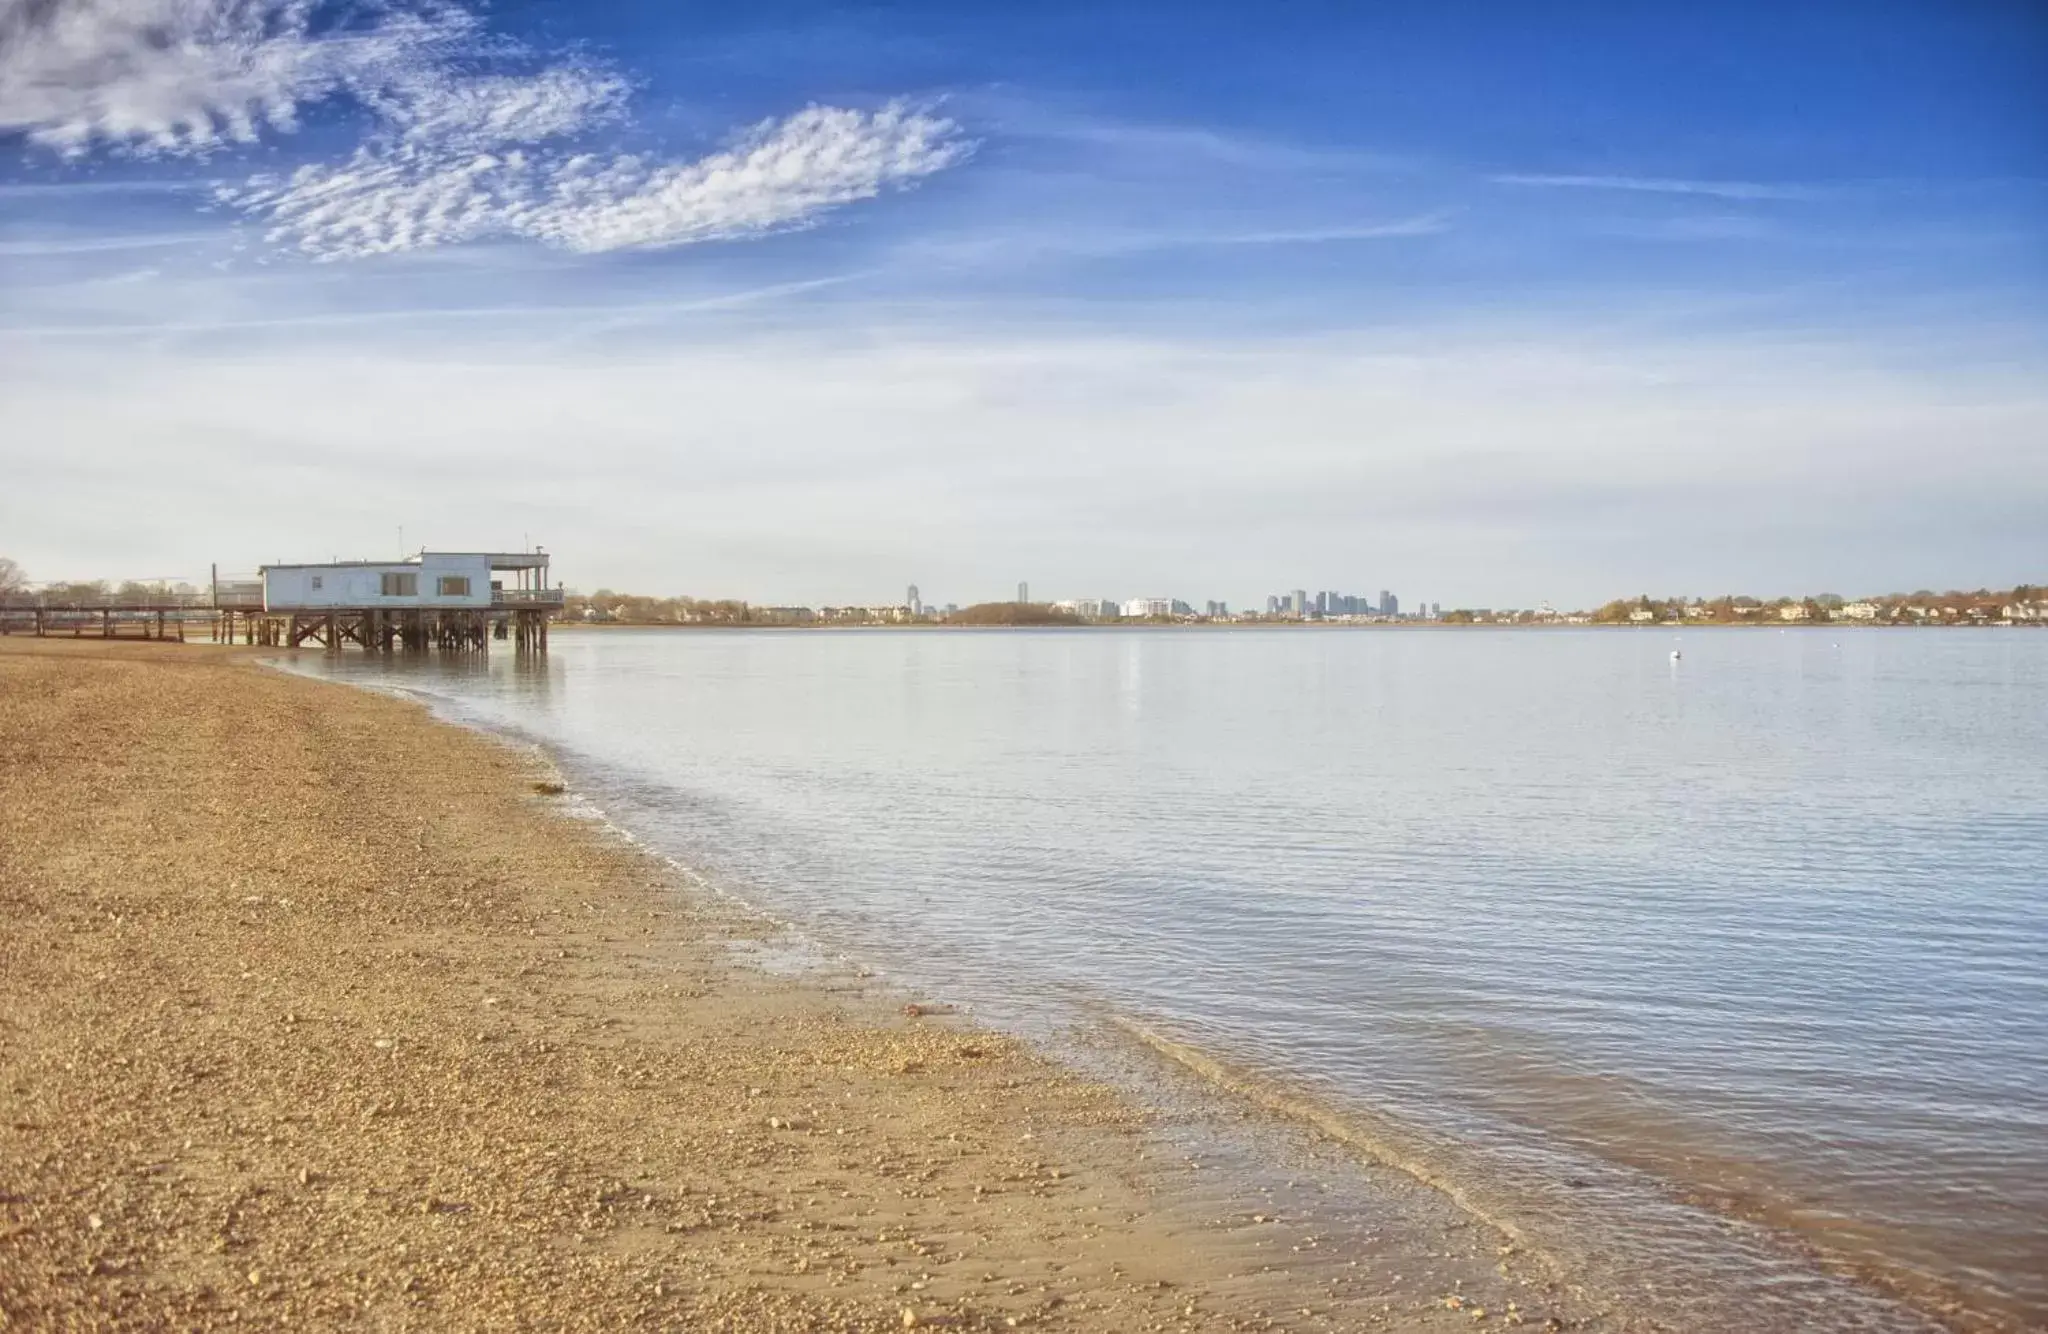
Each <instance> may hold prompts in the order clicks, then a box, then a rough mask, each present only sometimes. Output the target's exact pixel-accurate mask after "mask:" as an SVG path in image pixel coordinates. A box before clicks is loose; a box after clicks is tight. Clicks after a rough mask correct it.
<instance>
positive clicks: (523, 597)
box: [491, 588, 562, 607]
mask: <svg viewBox="0 0 2048 1334" xmlns="http://www.w3.org/2000/svg"><path fill="white" fill-rule="evenodd" d="M491 605H492V606H493V607H559V606H561V605H562V590H561V589H559V588H494V589H492V590H491Z"/></svg>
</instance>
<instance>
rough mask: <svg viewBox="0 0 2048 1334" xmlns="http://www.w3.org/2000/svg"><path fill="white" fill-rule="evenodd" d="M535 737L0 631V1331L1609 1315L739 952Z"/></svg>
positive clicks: (1511, 1319) (1085, 1089) (1320, 1326)
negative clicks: (1297, 1215) (564, 807)
mask: <svg viewBox="0 0 2048 1334" xmlns="http://www.w3.org/2000/svg"><path fill="white" fill-rule="evenodd" d="M549 777H550V775H549V774H548V773H547V772H546V771H545V769H544V767H542V762H541V761H540V760H538V759H537V758H536V757H535V756H533V755H530V754H526V753H522V752H521V751H518V750H516V749H513V748H510V747H507V746H503V745H500V744H498V743H496V742H494V741H492V740H491V739H489V738H486V737H483V736H480V735H476V734H472V733H469V732H466V731H463V730H461V729H459V728H455V727H451V726H447V725H443V724H441V723H438V722H435V721H433V720H431V719H430V718H429V717H428V716H427V715H426V714H425V713H424V712H423V711H422V710H420V709H419V708H417V707H416V706H413V705H411V704H408V703H406V702H403V701H401V700H397V699H392V698H386V697H382V696H379V695H374V694H371V693H368V692H362V691H356V690H352V689H349V688H346V687H341V686H336V685H330V684H324V683H319V682H314V681H309V680H305V679H300V678H295V677H290V676H287V675H285V674H283V673H279V672H274V671H269V670H264V669H261V668H260V667H258V666H257V665H255V664H254V662H253V660H252V655H250V654H248V653H246V652H243V651H238V650H233V649H219V648H212V647H204V646H199V645H175V644H144V643H120V642H113V643H106V642H96V641H92V640H83V641H63V640H47V641H41V640H32V639H22V638H11V639H9V638H0V1328H5V1329H10V1330H12V1329H36V1330H41V1329H162V1328H179V1329H205V1328H213V1327H217V1326H222V1325H228V1324H240V1325H243V1326H252V1327H257V1328H274V1327H289V1326H297V1327H310V1328H334V1327H352V1328H364V1329H435V1330H439V1329H476V1330H504V1329H514V1328H528V1329H625V1328H633V1329H641V1328H646V1329H676V1330H732V1331H743V1330H761V1331H770V1330H773V1331H799V1330H883V1329H891V1330H893V1329H903V1328H937V1329H959V1330H999V1329H1011V1328H1032V1329H1055V1330H1076V1331H1082V1330H1090V1331H1093V1330H1099V1331H1127V1330H1129V1331H1138V1330H1180V1329H1188V1330H1195V1329H1200V1330H1212V1329H1214V1330H1236V1329H1302V1330H1311V1329H1313V1330H1350V1329H1384V1328H1392V1329H1403V1330H1438V1329H1471V1328H1474V1327H1475V1325H1478V1326H1483V1327H1490V1326H1492V1325H1499V1324H1526V1325H1527V1326H1528V1327H1531V1328H1539V1329H1540V1328H1546V1327H1547V1328H1562V1327H1570V1328H1602V1329H1606V1328H1624V1327H1627V1322H1626V1321H1614V1320H1612V1318H1611V1317H1609V1318H1601V1317H1595V1316H1589V1315H1587V1314H1585V1313H1584V1312H1578V1313H1574V1312H1573V1311H1572V1310H1571V1309H1570V1307H1569V1306H1568V1305H1567V1304H1566V1301H1567V1299H1566V1298H1565V1297H1564V1296H1563V1295H1561V1294H1560V1293H1559V1292H1558V1290H1557V1289H1556V1288H1555V1287H1554V1286H1552V1285H1546V1284H1544V1283H1541V1282H1539V1281H1537V1278H1536V1277H1533V1276H1531V1275H1527V1274H1523V1273H1520V1272H1518V1271H1516V1270H1514V1269H1511V1268H1510V1267H1509V1262H1507V1261H1504V1260H1502V1259H1501V1258H1500V1256H1501V1254H1502V1253H1503V1248H1501V1247H1499V1246H1498V1245H1496V1244H1495V1243H1497V1242H1498V1241H1499V1238H1497V1237H1494V1236H1492V1235H1490V1234H1488V1233H1487V1232H1486V1230H1485V1229H1484V1228H1481V1227H1477V1226H1476V1225H1474V1224H1473V1223H1472V1222H1471V1221H1470V1220H1466V1219H1463V1218H1461V1217H1459V1216H1458V1215H1457V1213H1456V1211H1455V1210H1454V1209H1451V1208H1449V1207H1448V1206H1447V1205H1445V1204H1444V1203H1443V1202H1442V1201H1440V1200H1436V1199H1435V1198H1434V1197H1432V1196H1431V1195H1430V1193H1429V1192H1427V1191H1423V1190H1421V1189H1420V1188H1417V1187H1415V1186H1414V1185H1413V1183H1410V1182H1407V1181H1406V1179H1405V1178H1402V1179H1392V1178H1391V1177H1390V1178H1389V1179H1387V1180H1383V1181H1381V1182H1380V1183H1379V1186H1378V1187H1377V1189H1380V1190H1381V1191H1382V1193H1383V1194H1384V1196H1385V1199H1386V1208H1385V1216H1384V1218H1382V1219H1380V1220H1379V1223H1380V1224H1381V1225H1380V1226H1376V1227H1375V1228H1374V1229H1373V1230H1372V1231H1371V1232H1370V1233H1369V1234H1365V1237H1368V1238H1369V1240H1367V1239H1364V1238H1361V1239H1353V1240H1346V1239H1343V1238H1320V1239H1319V1238H1317V1237H1315V1236H1313V1235H1305V1234H1303V1233H1302V1232H1301V1231H1300V1230H1299V1229H1298V1228H1297V1229H1294V1230H1292V1231H1289V1230H1287V1226H1286V1224H1285V1222H1284V1221H1283V1220H1280V1219H1277V1218H1270V1217H1268V1216H1267V1215H1266V1214H1263V1213H1261V1214H1253V1213H1251V1212H1250V1210H1251V1208H1252V1207H1253V1203H1252V1202H1251V1201H1246V1200H1232V1199H1227V1198H1222V1199H1219V1198H1218V1197H1216V1196H1215V1194H1214V1193H1213V1192H1210V1193H1207V1194H1200V1195H1198V1194H1197V1193H1196V1192H1195V1188H1193V1187H1192V1186H1190V1185H1188V1184H1187V1183H1186V1178H1187V1177H1188V1176H1190V1175H1192V1174H1187V1173H1176V1172H1175V1171H1174V1170H1173V1169H1174V1167H1175V1165H1176V1155H1175V1154H1174V1153H1173V1151H1172V1150H1171V1149H1170V1148H1169V1147H1167V1146H1166V1145H1164V1144H1163V1143H1162V1141H1161V1139H1160V1138H1159V1137H1158V1136H1157V1135H1156V1134H1155V1133H1154V1130H1153V1128H1152V1125H1151V1121H1152V1118H1151V1117H1150V1115H1148V1113H1146V1112H1145V1111H1144V1110H1142V1109H1140V1108H1138V1107H1135V1106H1134V1105H1132V1103H1131V1102H1130V1101H1128V1100H1127V1099H1126V1098H1125V1097H1123V1096H1121V1095H1119V1094H1118V1093H1116V1092H1114V1091H1112V1090H1110V1089H1108V1088H1106V1087H1103V1086H1101V1085H1098V1084H1094V1083H1090V1082H1087V1081H1085V1080H1082V1079H1079V1078H1076V1077H1075V1076H1073V1075H1072V1074H1070V1073H1068V1072H1066V1071H1064V1070H1062V1069H1061V1068H1060V1067H1058V1066H1057V1065H1055V1064H1053V1063H1050V1062H1048V1061H1046V1060H1045V1059H1043V1058H1041V1057H1040V1056H1038V1055H1036V1054H1034V1053H1033V1052H1031V1051H1030V1050H1028V1049H1027V1048H1025V1047H1023V1046H1021V1045H1020V1044H1018V1043H1016V1042H1013V1041H1011V1040H1009V1039H1006V1038H1003V1037H1001V1036H998V1035H994V1034H990V1033H987V1032H982V1031H976V1030H973V1029H970V1028H968V1027H966V1026H965V1025H964V1024H962V1023H961V1022H959V1021H958V1020H957V1019H952V1018H947V1017H944V1016H942V1015H936V1016H920V1015H912V1014H906V1013H905V1010H904V1004H903V1002H904V998H903V997H894V998H886V997H880V996H876V995H872V994H867V993H865V992H863V991H861V990H859V989H857V988H854V987H833V986H830V985H826V984H824V983H821V982H818V981H815V980H813V981H801V980H792V979H787V978H776V977H771V976H768V975H765V974H761V973H758V972H755V971H752V970H750V969H748V968H746V967H743V966H741V965H740V964H739V963H737V962H735V960H734V957H733V953H732V951H731V950H730V949H728V948H727V945H728V943H729V942H732V941H735V940H742V939H747V938H749V937H752V936H754V935H757V934H758V933H759V931H760V930H761V928H760V926H759V924H758V923H755V922H753V921H750V920H749V919H747V918H746V917H745V916H744V915H743V914H742V913H741V912H740V911H739V910H738V909H736V908H734V907H732V906H730V905H725V904H721V903H719V902H716V901H713V900H709V899H707V898H706V897H705V896H702V895H693V894H690V893H688V892H686V891H684V890H682V889H681V888H679V887H678V886H676V885H674V884H672V883H671V882H670V877H669V875H668V872H667V870H666V868H665V867H663V866H662V865H661V864H659V863H658V862H656V861H654V860H653V859H651V858H649V857H647V856H646V855H645V854H643V853H641V852H638V851H636V850H635V849H633V848H632V847H631V846H630V845H629V844H627V843H625V842H624V841H623V840H620V839H618V838H616V837H614V836H612V835H610V834H609V833H608V832H607V831H605V830H604V828H603V827H602V826H599V825H596V824H594V823H592V822H589V821H582V820H576V819H572V818H568V817H567V816H565V815H563V814H562V813H560V811H559V810H558V809H557V808H558V807H559V805H560V799H559V798H555V797H551V796H549V795H546V794H544V793H542V792H540V791H538V790H537V787H536V785H537V784H539V783H543V782H545V781H546V780H547V779H548V778H549ZM941 999H942V998H941ZM1305 1151H1306V1150H1305ZM1325 1166H1327V1164H1326V1165H1325ZM1360 1170H1361V1171H1364V1170H1365V1169H1360ZM1319 1240H1320V1241H1321V1243H1322V1244H1321V1245H1318V1244H1317V1243H1318V1241H1319ZM1517 1263H1519V1262H1517ZM1446 1294H1449V1295H1448V1296H1447V1295H1446ZM1517 1300H1518V1301H1519V1304H1518V1305H1516V1306H1514V1307H1512V1308H1511V1307H1510V1306H1509V1305H1508V1303H1509V1302H1510V1301H1517Z"/></svg>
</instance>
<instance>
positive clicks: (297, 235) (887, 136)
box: [220, 103, 968, 259]
mask: <svg viewBox="0 0 2048 1334" xmlns="http://www.w3.org/2000/svg"><path fill="white" fill-rule="evenodd" d="M492 115H493V113H491V112H490V111H489V109H488V108H485V109H483V110H482V112H481V114H480V115H479V117H478V118H477V119H475V120H473V121H471V122H469V123H468V124H467V125H465V128H464V132H463V133H462V134H461V135H458V136H457V137H456V138H454V139H453V140H449V139H443V138H437V137H434V136H427V137H424V138H422V137H419V136H416V135H412V134H408V135H407V136H405V137H404V138H402V139H399V140H397V141H393V142H384V143H377V144H371V145H365V146H364V147H362V148H359V149H358V150H357V151H356V152H355V154H354V155H353V156H352V157H351V158H349V159H348V160H347V161H346V162H343V163H341V164H339V165H338V166H331V167H330V166H308V167H303V168H301V169H299V170H298V171H297V172H294V173H293V174H292V175H290V176H288V177H282V178H275V177H273V178H260V177H259V178H258V179H256V180H254V181H251V182H250V183H249V184H248V185H246V186H240V187H234V188H230V189H227V190H224V191H222V192H221V196H220V197H221V198H222V199H223V200H224V201H225V202H227V203H230V204H232V205H234V206H235V207H237V208H240V209H243V210H245V211H248V212H250V213H253V214H257V215H259V216H262V217H266V218H268V219H270V221H271V222H272V224H273V225H272V227H271V229H270V232H269V237H270V239H271V240H273V241H276V242H280V243H284V244H290V245H295V246H297V247H298V248H299V249H300V250H303V251H305V252H306V253H307V254H309V255H313V256H315V257H316V258H320V259H352V258H361V257H363V256H366V255H378V254H390V253H393V252H397V251H405V250H417V249H422V248H424V247H428V246H437V245H449V244H454V243H459V242H464V241H475V240H482V239H486V238H491V237H524V238H527V239H531V240H536V241H541V242H544V243H546V244H548V245H552V246H557V247H560V248H562V249H566V250H573V251H579V252H583V253H592V252H597V251H607V250H647V249H658V248H662V247H667V246H676V245H687V244H690V243H692V242H698V241H715V240H727V239H731V238H734V237H740V236H749V235H760V234H763V233H767V232H774V231H781V230H788V229H791V228H795V227H801V226H807V225H810V224H812V223H814V222H815V221H816V220H817V218H818V216H819V215H820V214H822V213H824V212H825V211H826V210H828V209H831V208H834V207H837V206H839V205H842V204H848V203H852V202H854V201H856V200H861V199H869V198H872V197H874V196H875V195H877V194H880V193H881V192H882V191H883V190H885V189H888V188H891V187H900V186H903V185H907V184H909V183H911V182H913V181H915V180H917V179H918V178H919V177H922V176H927V175H930V174H931V173H933V172H936V171H939V170H941V169H943V168H945V167H948V166H951V165H953V164H954V163H955V162H958V161H959V160H960V159H961V158H962V157H963V156H964V155H965V154H966V152H967V151H968V150H967V146H966V145H965V144H964V143H963V142H962V141H961V140H960V139H959V138H958V136H957V135H956V133H955V127H954V125H953V123H952V122H951V121H948V120H945V119H943V118H940V117H936V116H931V115H928V114H925V113H923V112H919V111H915V110H913V109H911V108H909V107H907V106H904V105H903V104H900V103H893V104H891V105H889V106H887V107H884V108H883V109H881V110H880V111H876V112H872V113H869V112H860V111H850V110H845V109H842V108H834V107H810V108H807V109H806V110H804V111H801V112H798V113H797V114H796V115H793V116H790V117H788V118H786V119H783V120H780V121H764V122H763V123H761V124H760V125H757V126H755V127H754V128H753V129H751V130H749V131H748V132H747V133H746V134H745V135H743V136H742V137H741V138H740V140H739V141H738V142H737V143H736V144H734V145H733V147H731V148H729V149H727V150H725V151H723V152H719V153H714V154H712V155H710V156H708V157H705V158H702V159H699V160H696V161H691V162H680V163H675V162H661V161H658V160H653V159H650V158H647V157H644V156H640V155H636V154H613V155H610V156H603V155H598V154H591V153H573V154H571V153H550V152H538V153H537V152H533V151H530V150H527V149H524V148H518V147H512V148H506V147H504V146H502V145H497V144H486V143H479V142H476V141H475V140H474V139H473V138H472V135H473V134H474V133H475V132H476V131H475V126H477V125H480V124H489V123H493V121H492Z"/></svg>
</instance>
